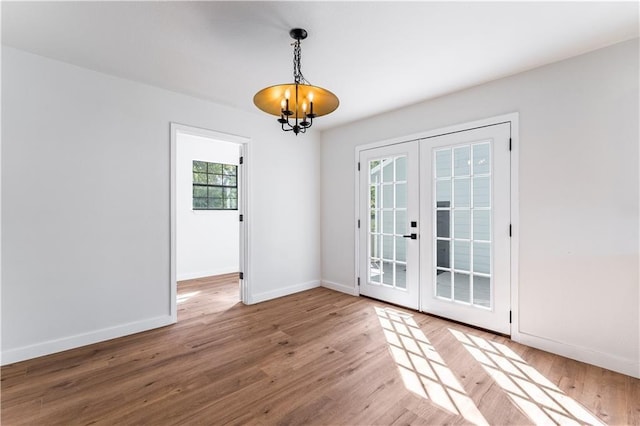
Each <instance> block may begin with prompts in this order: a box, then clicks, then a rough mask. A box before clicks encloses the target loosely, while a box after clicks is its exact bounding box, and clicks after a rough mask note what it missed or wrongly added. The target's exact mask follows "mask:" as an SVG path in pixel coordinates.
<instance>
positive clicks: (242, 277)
mask: <svg viewBox="0 0 640 426" xmlns="http://www.w3.org/2000/svg"><path fill="white" fill-rule="evenodd" d="M240 279H241V280H244V272H240Z"/></svg>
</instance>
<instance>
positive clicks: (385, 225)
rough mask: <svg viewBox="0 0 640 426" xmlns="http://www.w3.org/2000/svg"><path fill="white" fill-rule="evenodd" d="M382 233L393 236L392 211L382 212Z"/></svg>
mask: <svg viewBox="0 0 640 426" xmlns="http://www.w3.org/2000/svg"><path fill="white" fill-rule="evenodd" d="M382 232H383V233H385V234H393V210H390V211H386V210H385V211H383V212H382Z"/></svg>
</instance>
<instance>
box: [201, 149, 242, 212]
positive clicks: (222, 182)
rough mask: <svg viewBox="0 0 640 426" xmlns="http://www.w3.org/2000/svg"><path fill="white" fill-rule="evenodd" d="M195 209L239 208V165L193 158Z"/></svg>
mask: <svg viewBox="0 0 640 426" xmlns="http://www.w3.org/2000/svg"><path fill="white" fill-rule="evenodd" d="M192 176H193V193H192V208H193V210H238V179H237V176H238V166H236V165H234V164H222V163H210V162H207V161H198V160H193V162H192Z"/></svg>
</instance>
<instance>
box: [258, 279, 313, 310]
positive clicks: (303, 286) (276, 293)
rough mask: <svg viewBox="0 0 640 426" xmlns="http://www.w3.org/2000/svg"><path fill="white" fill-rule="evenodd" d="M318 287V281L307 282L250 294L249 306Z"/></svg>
mask: <svg viewBox="0 0 640 426" xmlns="http://www.w3.org/2000/svg"><path fill="white" fill-rule="evenodd" d="M316 287H320V280H313V281H307V282H306V283H300V284H295V285H292V286H288V287H284V288H279V289H277V290H271V291H265V292H262V293H257V294H252V295H251V296H250V297H249V304H251V305H253V304H254V303H260V302H266V301H267V300H271V299H277V298H278V297H283V296H289V295H291V294H294V293H299V292H301V291H305V290H311V289H312V288H316Z"/></svg>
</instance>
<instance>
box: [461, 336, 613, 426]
mask: <svg viewBox="0 0 640 426" xmlns="http://www.w3.org/2000/svg"><path fill="white" fill-rule="evenodd" d="M449 331H450V332H451V333H452V334H453V335H454V336H455V337H456V339H458V341H460V343H462V345H463V346H464V347H465V348H466V349H467V351H468V352H469V353H470V354H471V355H472V356H473V357H474V358H475V359H476V361H478V362H479V363H480V364H482V367H483V368H484V369H485V371H486V372H487V373H488V374H489V375H490V376H491V377H492V378H493V380H494V381H495V382H496V383H497V384H498V385H499V386H500V387H501V388H502V389H503V390H504V391H505V392H506V393H507V395H509V398H511V400H512V401H513V402H514V403H515V404H516V406H517V407H519V408H520V409H521V410H522V411H523V412H524V413H525V414H526V415H527V417H529V418H530V419H531V420H532V421H533V422H534V423H536V424H561V425H583V424H589V425H604V424H605V423H603V422H602V420H600V419H599V418H598V417H596V416H595V415H593V414H591V413H590V412H589V411H588V410H586V409H585V408H584V407H582V406H581V405H580V404H578V403H577V402H576V401H575V400H573V399H572V398H570V397H568V396H567V395H566V394H565V393H564V392H562V390H560V388H558V387H557V386H556V385H554V384H553V383H552V382H550V381H549V380H548V379H547V378H546V377H544V376H543V375H542V374H540V372H538V371H537V370H536V369H535V368H533V367H532V366H530V365H529V364H527V363H526V362H525V361H524V360H523V359H522V358H520V357H519V356H518V355H517V354H516V353H515V352H513V351H512V350H511V349H509V348H508V347H507V346H505V345H503V344H500V343H496V342H490V341H488V340H486V339H483V338H481V337H478V336H474V335H471V334H467V333H463V332H461V331H458V330H453V329H449Z"/></svg>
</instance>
